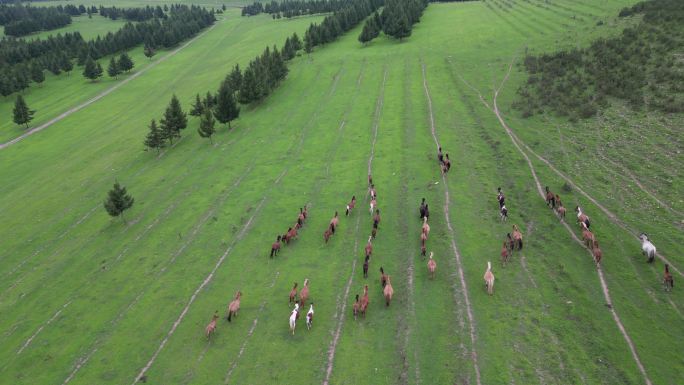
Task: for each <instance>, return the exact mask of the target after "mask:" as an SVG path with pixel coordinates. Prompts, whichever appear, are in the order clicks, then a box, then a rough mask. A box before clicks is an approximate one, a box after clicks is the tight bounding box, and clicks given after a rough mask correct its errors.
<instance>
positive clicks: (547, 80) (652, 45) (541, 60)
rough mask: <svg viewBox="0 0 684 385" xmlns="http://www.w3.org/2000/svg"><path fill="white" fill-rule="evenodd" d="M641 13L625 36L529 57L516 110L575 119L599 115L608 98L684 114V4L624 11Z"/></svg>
mask: <svg viewBox="0 0 684 385" xmlns="http://www.w3.org/2000/svg"><path fill="white" fill-rule="evenodd" d="M636 13H643V14H644V16H643V19H642V21H641V22H640V23H639V24H638V25H636V26H635V27H630V28H627V29H625V30H624V31H623V32H622V35H621V36H618V37H614V38H609V39H599V40H596V41H594V42H593V43H592V44H591V45H590V46H589V47H587V48H583V49H572V50H566V51H560V52H557V53H554V54H544V55H540V56H529V55H528V56H527V57H526V58H525V61H524V65H525V68H526V69H527V72H528V74H529V77H528V79H527V83H526V84H524V85H523V86H521V87H520V88H519V89H518V95H519V97H518V100H517V101H516V102H515V103H514V107H516V108H517V109H518V110H520V111H521V113H522V116H523V117H529V116H532V115H534V114H536V113H540V112H542V111H545V110H551V111H553V112H555V113H556V114H558V115H560V116H568V117H569V118H570V119H572V120H576V119H579V118H588V117H591V116H594V115H596V113H597V112H598V111H599V110H600V109H601V108H603V107H605V106H607V105H608V100H609V98H616V99H620V100H623V101H625V102H627V103H628V104H629V105H630V106H631V107H633V108H635V109H638V108H641V107H643V106H647V107H648V108H651V109H654V110H660V111H663V112H684V87H682V84H684V64H683V63H682V62H681V61H677V60H675V55H676V54H677V53H678V52H682V50H684V28H682V25H684V2H682V1H677V0H653V1H649V2H644V3H639V4H637V5H635V6H634V7H632V8H626V9H623V10H622V11H621V12H620V15H621V16H631V15H634V14H636Z"/></svg>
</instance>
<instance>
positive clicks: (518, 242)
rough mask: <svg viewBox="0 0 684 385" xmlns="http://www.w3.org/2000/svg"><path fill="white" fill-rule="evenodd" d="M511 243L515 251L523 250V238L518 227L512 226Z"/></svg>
mask: <svg viewBox="0 0 684 385" xmlns="http://www.w3.org/2000/svg"><path fill="white" fill-rule="evenodd" d="M512 235H513V241H514V246H515V248H516V249H517V250H522V248H523V239H522V238H523V236H522V233H521V232H520V229H518V225H513V232H512Z"/></svg>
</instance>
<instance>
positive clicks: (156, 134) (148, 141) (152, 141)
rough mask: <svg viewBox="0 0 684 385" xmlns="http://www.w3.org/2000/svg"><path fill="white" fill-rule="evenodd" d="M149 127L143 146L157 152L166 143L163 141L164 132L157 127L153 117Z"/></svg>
mask: <svg viewBox="0 0 684 385" xmlns="http://www.w3.org/2000/svg"><path fill="white" fill-rule="evenodd" d="M149 128H150V131H149V132H148V133H147V136H146V137H145V142H144V143H145V147H147V149H150V150H157V154H158V153H159V151H160V150H161V149H162V148H164V146H165V145H166V142H164V133H163V132H162V131H161V130H160V129H159V127H157V122H155V121H154V119H152V122H150V126H149Z"/></svg>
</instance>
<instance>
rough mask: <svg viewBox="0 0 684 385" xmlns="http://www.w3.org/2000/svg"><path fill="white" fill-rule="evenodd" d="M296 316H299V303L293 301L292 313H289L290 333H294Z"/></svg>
mask: <svg viewBox="0 0 684 385" xmlns="http://www.w3.org/2000/svg"><path fill="white" fill-rule="evenodd" d="M297 318H299V304H298V303H295V305H294V309H293V310H292V313H290V331H291V332H292V335H294V333H295V328H296V327H297Z"/></svg>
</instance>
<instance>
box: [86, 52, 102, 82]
mask: <svg viewBox="0 0 684 385" xmlns="http://www.w3.org/2000/svg"><path fill="white" fill-rule="evenodd" d="M83 76H85V77H86V78H88V79H90V80H92V81H95V80H97V79H99V78H100V77H102V67H101V66H100V63H98V62H95V61H94V60H93V59H91V58H90V57H88V59H87V60H86V62H85V66H84V68H83Z"/></svg>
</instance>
